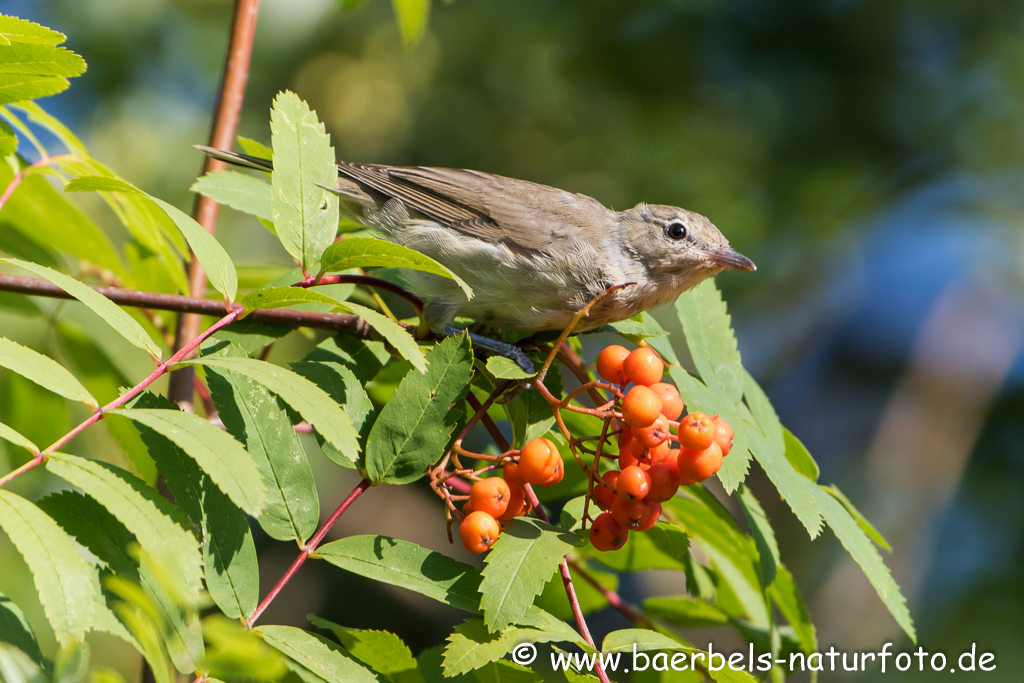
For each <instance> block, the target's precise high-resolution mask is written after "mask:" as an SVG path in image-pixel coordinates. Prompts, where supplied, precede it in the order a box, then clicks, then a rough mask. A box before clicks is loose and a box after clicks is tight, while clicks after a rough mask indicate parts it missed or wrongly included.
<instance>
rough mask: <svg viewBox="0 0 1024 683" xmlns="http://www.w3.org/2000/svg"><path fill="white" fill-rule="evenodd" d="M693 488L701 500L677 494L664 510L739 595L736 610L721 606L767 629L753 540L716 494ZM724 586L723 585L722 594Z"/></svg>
mask: <svg viewBox="0 0 1024 683" xmlns="http://www.w3.org/2000/svg"><path fill="white" fill-rule="evenodd" d="M690 488H691V489H692V490H693V493H694V494H695V495H697V496H699V498H698V499H697V500H693V499H689V498H682V497H679V496H677V497H675V498H672V499H671V500H668V501H665V502H664V503H663V504H662V505H663V510H664V511H665V512H666V514H667V515H668V516H669V517H670V519H673V520H678V522H679V523H680V524H681V526H683V528H685V529H686V533H687V535H689V537H690V538H691V539H692V540H693V542H694V543H696V544H697V545H698V546H699V547H700V549H701V550H702V551H704V554H705V555H706V556H707V557H708V559H709V560H710V561H711V564H712V566H713V567H714V569H715V570H716V571H717V572H718V574H719V575H720V576H721V577H722V579H723V580H724V581H725V584H726V586H727V587H728V589H729V590H730V591H731V593H732V595H733V596H735V599H736V601H737V604H736V606H735V609H734V608H733V607H732V606H731V605H727V604H724V603H723V601H722V600H721V599H720V600H719V606H720V607H722V608H723V609H725V610H726V611H727V612H730V613H731V614H732V615H733V616H745V617H746V619H747V620H748V621H749V622H750V624H752V625H753V626H754V627H756V628H763V629H767V628H768V627H769V625H770V623H771V620H770V615H769V612H768V606H767V605H766V604H765V596H764V592H763V590H762V586H761V579H760V574H759V572H758V571H757V568H756V565H755V562H756V552H757V551H756V549H755V547H754V543H753V541H752V540H751V539H750V538H749V537H747V536H746V535H744V534H743V532H742V531H740V529H739V527H738V526H736V522H735V521H734V520H733V519H732V517H731V516H730V515H729V514H728V513H727V512H726V511H725V510H724V509H723V508H722V507H721V505H720V504H719V503H718V502H717V500H715V498H714V496H712V495H711V494H710V493H707V492H706V491H704V490H703V489H699V488H698V487H690ZM722 588H723V586H721V585H720V586H719V593H721V591H722ZM720 598H721V596H720ZM737 611H739V612H740V613H738V614H737V613H736V612H737Z"/></svg>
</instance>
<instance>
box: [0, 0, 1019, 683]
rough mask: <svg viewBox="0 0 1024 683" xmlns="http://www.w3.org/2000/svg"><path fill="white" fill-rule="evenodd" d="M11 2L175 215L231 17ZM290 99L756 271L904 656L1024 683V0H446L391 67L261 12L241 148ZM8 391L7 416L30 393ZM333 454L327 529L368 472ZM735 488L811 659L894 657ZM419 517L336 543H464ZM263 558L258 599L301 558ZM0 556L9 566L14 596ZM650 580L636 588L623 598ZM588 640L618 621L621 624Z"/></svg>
mask: <svg viewBox="0 0 1024 683" xmlns="http://www.w3.org/2000/svg"><path fill="white" fill-rule="evenodd" d="M346 5H347V6H348V7H346V8H344V9H343V8H342V6H346ZM4 12H5V13H8V14H13V15H17V16H21V17H24V18H27V19H31V20H33V21H37V22H40V23H42V24H44V25H47V26H50V27H52V28H55V29H57V30H60V31H62V32H64V33H66V34H67V35H68V42H67V46H68V47H69V48H71V49H73V50H75V51H76V52H78V53H79V54H81V55H82V56H83V57H84V58H85V60H86V62H87V63H88V65H89V69H88V72H87V73H86V74H85V75H84V76H82V77H80V78H77V79H74V81H73V82H72V85H71V88H70V89H69V90H68V91H66V92H65V93H63V94H61V95H59V96H56V97H52V98H49V99H46V100H42V101H41V102H40V103H41V104H42V105H43V106H44V107H47V108H48V109H49V110H50V111H51V112H53V113H54V114H56V115H57V116H58V117H59V118H61V119H62V120H63V121H64V122H66V123H67V124H68V125H69V126H70V127H71V128H72V129H73V130H74V131H75V132H76V133H78V134H79V135H80V136H81V137H82V138H83V139H84V141H85V142H86V144H87V145H88V146H89V148H90V150H91V152H92V154H93V155H94V156H95V157H96V158H98V159H100V160H101V161H103V162H104V163H107V164H108V165H110V166H111V167H112V168H113V169H114V170H116V171H117V172H118V173H119V174H121V175H122V176H123V177H126V178H128V179H129V180H131V181H132V182H134V183H135V184H137V185H139V186H140V187H142V188H143V189H145V190H146V191H148V192H150V193H153V194H155V195H157V196H160V197H163V198H165V199H167V200H169V201H173V202H175V203H177V204H178V205H179V206H181V207H182V208H187V207H189V206H190V205H191V197H190V194H189V192H188V187H189V186H190V185H191V183H192V182H193V180H194V179H195V176H196V174H197V173H198V172H199V169H200V165H201V159H200V156H199V154H198V152H196V151H195V150H194V149H192V147H191V146H192V145H193V144H196V143H202V142H205V141H206V136H207V133H208V125H209V116H210V112H211V110H212V106H213V100H214V95H215V91H216V87H217V84H218V79H219V74H220V69H221V65H222V60H223V55H224V49H225V45H226V40H227V38H226V31H227V26H228V24H229V20H230V15H231V3H230V2H229V1H228V0H175V1H171V0H44V1H42V2H40V1H39V0H6V1H5V2H4ZM285 88H288V89H291V90H294V91H295V92H297V93H298V94H299V96H300V97H302V98H304V99H306V100H307V101H308V102H309V103H310V105H311V106H313V107H314V108H315V109H316V110H317V112H318V114H319V116H320V118H321V119H322V120H323V121H325V122H326V124H327V128H328V131H329V132H330V133H331V135H332V141H333V144H334V146H335V149H336V151H337V154H338V156H339V157H340V158H345V159H350V160H353V161H364V162H380V163H392V164H425V165H435V166H457V167H468V168H475V169H480V170H485V171H490V172H494V173H500V174H504V175H509V176H513V177H517V178H524V179H529V180H534V181H537V182H541V183H545V184H549V185H554V186H558V187H561V188H564V189H568V190H573V191H578V192H583V193H586V194H590V195H592V196H594V197H596V198H598V199H600V200H601V201H603V202H604V203H606V204H608V205H610V206H613V207H614V208H617V209H623V208H628V207H630V206H632V205H633V204H635V203H637V202H639V201H648V202H652V203H663V204H675V205H680V206H684V207H687V208H689V209H692V210H695V211H698V212H700V213H703V214H705V215H707V216H709V217H710V218H711V219H712V220H713V221H714V222H715V223H716V224H717V225H718V226H719V227H720V228H721V229H722V231H723V232H724V233H725V234H726V235H727V236H728V237H729V238H730V240H731V242H732V244H733V245H734V246H735V247H736V248H737V249H739V250H740V251H741V252H743V253H744V254H746V255H748V256H750V257H751V258H752V259H753V260H754V261H755V262H756V263H757V264H758V267H759V270H758V271H757V273H756V274H752V275H750V274H737V273H726V274H724V275H722V276H720V277H719V278H718V285H719V287H720V288H721V289H722V290H723V292H724V295H725V297H726V299H727V301H728V303H729V307H730V310H731V312H732V314H733V318H734V322H735V326H736V330H737V335H738V337H739V344H740V350H741V352H742V353H743V357H744V362H745V364H746V365H747V366H748V367H749V369H750V370H751V372H752V373H753V375H754V376H755V377H756V378H757V379H758V380H759V381H760V382H761V384H762V385H764V386H765V387H766V389H767V390H768V393H769V395H770V397H771V398H772V400H773V402H774V404H775V406H776V408H777V410H778V412H779V414H780V416H781V417H782V420H783V422H784V423H785V424H786V425H787V426H788V427H789V428H790V429H791V430H792V431H793V432H794V433H795V434H796V435H797V436H799V437H800V438H801V439H802V440H803V441H804V442H805V444H806V445H807V446H808V448H809V449H810V451H811V453H812V454H813V455H814V456H815V458H816V459H817V461H818V463H819V464H820V465H821V469H822V477H821V481H822V482H823V483H835V484H837V485H838V486H839V487H840V488H841V489H843V491H844V492H845V493H846V494H847V495H848V496H849V498H850V499H852V501H853V502H854V504H855V505H857V506H858V507H859V508H860V510H861V511H862V512H864V513H865V514H866V516H867V517H868V518H869V519H870V520H872V521H873V522H874V523H875V525H876V526H877V527H878V529H879V530H880V531H881V533H882V534H883V535H884V536H885V537H886V538H887V539H888V540H889V542H890V543H891V544H892V546H893V548H894V551H893V553H891V554H889V555H887V556H886V562H887V564H888V565H889V566H890V568H891V569H892V571H893V574H894V576H895V578H896V580H897V582H898V583H899V585H900V586H901V587H902V589H903V591H904V594H905V595H906V596H907V598H908V601H909V605H910V610H911V613H912V615H913V616H914V619H915V621H916V624H917V628H918V632H919V641H920V643H921V644H922V645H923V646H924V647H925V649H926V650H929V651H931V652H935V651H943V652H945V653H946V654H947V655H950V656H951V658H952V657H954V656H956V655H958V654H959V653H960V652H961V651H963V650H967V649H970V646H971V643H977V646H978V650H979V651H986V652H994V653H995V654H996V664H997V666H998V669H997V670H996V671H995V672H991V673H987V674H983V675H982V674H977V673H976V674H963V673H960V674H957V677H958V678H960V679H961V680H963V679H967V680H973V678H974V677H978V678H982V677H983V678H984V680H985V681H993V682H995V681H1018V680H1020V679H1021V673H1020V672H1021V671H1022V670H1024V652H1022V648H1021V647H1020V645H1021V643H1022V642H1024V616H1022V615H1024V545H1022V540H1024V446H1022V441H1024V363H1022V354H1021V350H1022V346H1024V298H1022V297H1021V290H1022V285H1024V280H1022V277H1021V275H1022V256H1024V249H1022V247H1024V243H1022V238H1024V232H1022V231H1021V228H1020V226H1021V224H1022V221H1024V202H1022V199H1021V189H1022V188H1024V2H1022V1H1020V0H1000V1H999V2H957V1H953V0H931V1H928V2H925V1H923V0H887V1H882V0H873V1H868V0H864V1H861V0H823V1H821V2H798V1H795V0H718V1H717V2H712V1H710V0H635V1H633V2H614V1H612V0H589V1H588V2H550V0H518V1H517V2H484V1H483V0H455V1H454V2H450V3H441V2H435V3H434V6H433V13H432V16H431V19H430V23H429V29H428V33H427V35H426V36H425V37H424V39H423V40H422V42H421V43H420V44H419V45H418V46H417V47H416V48H414V49H411V50H407V49H405V48H403V47H402V42H401V39H400V37H399V35H398V31H397V29H396V27H395V22H394V19H393V16H392V13H391V7H390V3H387V2H385V0H366V1H365V2H357V1H356V2H354V1H353V0H347V1H342V2H340V3H339V0H263V2H262V3H261V15H260V19H259V32H258V36H257V41H256V46H255V55H254V64H253V72H252V76H251V78H250V84H249V91H248V95H247V100H246V108H245V113H244V115H243V120H242V124H241V127H240V133H241V134H243V135H246V136H248V137H253V138H256V139H258V140H261V141H263V142H266V143H269V137H270V134H269V125H268V116H269V108H270V103H271V100H272V98H273V96H274V95H275V93H276V92H277V91H278V90H281V89H285ZM218 237H219V238H220V239H221V241H222V242H223V243H224V244H225V245H226V246H227V247H228V249H229V251H231V253H232V254H233V255H234V256H236V257H237V258H238V259H239V260H241V261H242V262H251V263H264V262H267V261H276V262H279V263H281V264H286V263H287V259H286V257H285V255H284V252H283V251H282V250H281V249H280V247H279V246H277V245H276V243H275V241H274V240H273V238H272V236H271V235H270V234H269V233H267V232H266V231H265V230H263V229H262V228H260V227H259V226H258V225H257V224H256V223H255V222H254V221H253V220H252V219H251V218H249V217H246V216H242V215H239V214H234V213H232V212H231V211H229V210H225V211H223V212H222V219H221V225H220V228H219V231H218ZM665 317H666V319H667V318H668V317H669V316H665ZM2 320H7V318H3V319H2ZM0 324H2V323H0ZM588 344H593V343H592V342H588ZM590 348H594V346H591V347H590ZM592 353H593V352H592ZM592 353H591V357H592ZM8 379H9V378H8ZM0 389H2V392H3V393H0V397H2V398H0V402H2V403H6V406H5V407H0V412H3V413H4V414H5V416H6V417H7V418H11V414H12V412H14V411H16V410H18V407H17V406H16V405H15V404H16V398H17V389H18V388H17V387H15V388H12V386H11V382H10V381H5V382H4V383H3V386H2V387H0ZM26 433H27V432H26ZM311 460H313V461H314V462H317V461H318V460H317V458H314V457H311ZM320 460H322V459H320ZM319 469H320V470H322V472H319V473H318V475H319V476H321V477H322V478H321V479H318V481H326V482H332V483H331V484H330V485H329V486H325V487H323V488H321V490H320V499H321V502H322V507H323V508H324V511H325V512H324V514H325V515H326V514H328V513H329V511H330V510H331V509H333V507H334V506H335V505H336V504H337V502H338V501H340V499H341V497H343V496H344V494H345V493H347V491H348V490H349V489H350V488H351V485H352V483H354V482H353V481H350V479H349V478H348V473H347V472H345V473H341V474H338V473H331V472H330V470H329V467H328V466H325V465H322V464H321V465H320V466H319ZM330 477H334V479H333V480H332V479H331V478H330ZM335 480H336V481H335ZM33 481H34V482H36V484H39V485H41V482H42V481H43V480H42V479H36V480H33ZM751 481H752V485H753V488H754V490H755V492H756V493H758V495H759V497H760V499H761V501H762V503H763V504H764V505H765V507H766V508H767V510H768V513H769V515H770V517H771V519H772V521H773V523H774V524H775V525H776V530H777V535H778V537H779V541H780V545H781V550H782V558H783V561H784V562H785V563H786V564H787V565H788V566H789V567H790V569H791V570H792V571H793V572H794V574H795V576H796V579H797V583H798V585H799V586H801V588H802V589H803V591H804V595H805V597H806V599H807V600H808V603H809V606H810V609H811V613H812V618H813V620H814V622H815V624H816V625H817V626H818V634H819V639H820V641H821V644H822V649H827V648H828V646H829V645H835V646H836V648H837V649H839V650H843V651H852V650H857V651H867V650H877V649H878V648H879V647H880V646H881V644H883V643H885V642H886V641H894V642H895V643H897V647H896V648H895V649H896V650H897V651H899V650H906V649H911V646H910V644H909V643H908V642H907V641H906V639H905V637H904V636H902V635H901V633H900V632H899V630H898V627H897V626H896V624H895V622H894V621H893V620H892V618H891V617H890V616H889V615H888V613H887V612H886V611H885V608H884V607H883V605H882V603H881V601H880V600H878V598H877V596H876V595H875V594H874V591H873V589H872V588H871V587H870V585H869V584H868V582H867V580H866V579H865V578H864V577H863V575H862V574H861V572H860V569H859V568H858V567H857V566H856V565H855V564H854V563H853V561H852V560H851V559H850V558H849V556H848V555H847V554H846V553H845V552H844V551H843V550H842V548H841V547H840V546H839V544H838V542H837V541H836V540H835V538H834V537H833V536H832V535H831V533H830V532H826V533H825V534H824V536H823V537H822V538H820V539H818V540H816V541H813V542H812V541H811V540H810V539H809V538H808V536H807V534H806V532H805V531H804V530H803V528H802V527H801V526H800V524H799V522H797V521H796V519H795V517H793V516H792V514H791V513H790V512H789V510H788V508H787V507H786V506H785V504H784V503H781V502H780V501H779V500H778V497H777V494H775V492H774V489H773V488H772V486H771V485H770V483H769V482H767V481H766V480H765V478H764V477H763V474H762V473H761V472H760V471H759V470H756V469H755V471H754V474H753V478H752V480H751ZM27 485H31V484H27ZM385 489H387V487H385ZM437 513H438V509H437V505H436V502H435V501H434V499H432V497H431V496H430V494H429V493H428V492H427V490H426V487H423V488H422V490H417V489H415V488H414V487H405V488H404V489H394V490H381V491H378V492H375V495H374V496H373V497H372V498H371V497H367V498H366V499H363V500H360V501H359V503H358V505H357V506H356V507H355V508H354V509H353V510H352V512H351V513H349V514H346V516H345V517H344V518H343V523H342V524H341V525H340V526H339V528H338V529H336V533H337V534H347V533H389V534H392V535H398V536H402V537H404V538H408V539H409V540H414V541H416V542H418V543H421V544H423V545H426V546H429V547H432V548H436V549H440V550H444V551H446V552H453V551H449V550H448V546H447V542H446V540H445V539H444V536H443V528H442V525H441V524H440V523H438V521H437V518H438V514H437ZM411 520H412V521H411ZM416 520H423V521H422V522H420V521H416ZM417 524H422V528H418V527H416V526H415V525H417ZM257 543H258V545H259V548H260V552H261V557H262V560H263V565H262V572H261V573H262V574H263V581H264V583H265V584H266V587H269V586H270V585H272V583H273V582H274V581H275V580H276V578H277V577H278V576H279V575H280V574H281V573H282V572H283V570H284V568H285V567H286V566H287V564H288V563H290V562H291V560H292V559H293V557H294V553H295V548H294V547H292V546H288V545H287V544H275V543H274V542H272V541H270V540H269V539H267V538H265V537H261V538H258V539H257ZM5 547H6V550H4V551H3V553H2V554H3V556H2V557H0V572H9V574H8V576H11V577H18V578H12V579H11V580H10V581H11V582H12V584H16V585H19V586H21V588H22V589H24V590H28V591H31V579H30V578H29V577H28V574H27V571H26V570H25V569H24V566H23V565H21V564H20V559H18V558H17V557H16V555H15V556H13V557H12V555H14V554H13V553H12V552H11V550H10V548H9V546H5ZM455 554H456V555H458V553H455ZM313 564H314V565H315V564H316V563H313ZM303 572H304V574H303V577H302V580H301V581H300V582H297V583H295V584H293V585H290V586H289V587H288V588H287V598H286V599H283V600H279V601H277V602H276V603H275V604H274V605H273V607H272V608H271V610H270V612H269V613H268V616H267V619H269V620H271V621H277V622H279V623H280V622H284V623H294V624H299V623H302V622H303V621H304V618H305V615H306V614H307V613H309V612H317V613H319V614H321V615H322V616H324V617H327V618H331V619H334V620H336V621H341V622H343V623H345V624H346V625H348V626H353V627H363V628H369V627H373V628H391V629H395V628H396V624H395V620H394V618H393V617H392V615H391V614H388V612H389V611H392V613H393V610H402V613H403V614H404V615H405V616H406V619H405V620H404V621H403V622H402V624H400V625H399V627H398V629H397V630H398V632H399V633H400V635H402V636H403V637H404V638H406V640H407V641H408V642H409V643H410V645H411V646H412V648H413V650H414V652H416V651H419V650H420V649H422V648H424V647H427V646H432V645H437V644H439V643H441V642H442V640H443V638H444V635H445V634H446V633H447V632H448V630H449V629H450V628H451V626H452V625H453V624H454V623H457V622H458V621H460V620H461V616H460V615H459V614H458V613H455V612H448V611H444V610H440V609H438V608H437V606H436V603H432V602H429V601H426V600H424V601H419V600H416V599H414V598H413V597H411V596H409V595H408V594H404V593H403V594H397V593H390V592H387V591H382V590H381V589H380V588H379V587H378V586H376V585H374V584H371V583H370V582H369V581H366V580H363V579H360V578H359V577H347V578H346V579H345V580H340V579H339V576H338V572H337V570H333V569H329V568H327V567H316V566H309V565H307V567H305V568H304V569H303ZM652 585H654V586H656V585H657V577H655V583H654V584H651V583H650V582H649V581H647V582H644V581H639V580H632V579H631V580H628V581H624V583H623V586H622V590H623V593H624V594H625V595H626V596H627V597H628V598H630V599H631V600H635V601H639V599H640V598H641V597H642V596H643V595H647V594H649V593H650V592H651V590H652ZM264 592H265V590H264ZM20 602H21V604H22V606H24V607H26V609H27V611H30V612H31V610H28V606H27V605H25V603H24V601H20ZM36 612H38V610H36ZM36 612H32V613H31V614H30V616H32V618H33V619H34V620H41V619H42V615H41V612H39V613H36ZM608 612H610V611H608ZM594 623H595V625H596V630H597V631H607V630H611V629H616V628H623V627H624V626H625V622H624V620H622V619H621V617H619V616H618V615H617V614H614V613H607V614H605V613H603V614H601V615H598V616H597V617H595V618H594ZM709 634H710V635H712V636H714V633H713V632H710V633H709ZM695 642H697V643H698V644H699V643H700V642H701V641H700V640H699V639H695ZM705 642H706V641H705ZM97 656H99V657H103V656H104V655H103V654H102V653H99V654H98V655H97ZM111 656H112V655H111ZM98 663H102V662H98ZM110 663H111V664H116V662H110ZM119 668H120V667H119ZM128 671H131V668H130V667H128V669H127V671H126V673H127V672H128ZM887 675H891V674H887ZM887 675H882V674H880V673H879V672H878V671H872V672H868V673H865V674H858V675H848V674H847V675H844V674H835V675H830V674H825V678H824V679H823V680H857V681H874V680H876V679H878V680H881V679H882V678H886V676H887ZM935 676H936V674H934V673H931V672H926V673H923V674H916V675H913V674H902V675H901V676H900V678H902V679H908V680H933V678H934V677H935ZM797 680H800V679H799V678H798V679H797Z"/></svg>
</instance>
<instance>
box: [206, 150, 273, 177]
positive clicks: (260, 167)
mask: <svg viewBox="0 0 1024 683" xmlns="http://www.w3.org/2000/svg"><path fill="white" fill-rule="evenodd" d="M194 147H195V148H196V149H198V150H201V151H203V152H205V153H206V155H207V156H209V157H213V158H214V159H219V160H220V161H226V162H227V163H229V164H234V165H235V166H245V167H246V168H254V169H256V170H257V171H272V170H274V162H272V161H271V160H270V159H261V158H260V157H253V156H249V155H248V154H239V153H238V152H229V151H226V150H223V149H217V148H216V147H207V146H206V145H194Z"/></svg>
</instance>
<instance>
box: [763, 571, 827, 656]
mask: <svg viewBox="0 0 1024 683" xmlns="http://www.w3.org/2000/svg"><path fill="white" fill-rule="evenodd" d="M768 595H769V596H770V597H771V599H772V602H773V603H774V604H775V606H776V607H778V609H779V612H781V613H782V616H784V617H785V618H786V621H788V622H789V625H790V627H792V629H793V633H794V634H795V635H796V638H797V641H798V642H799V643H800V649H802V650H803V651H804V652H806V653H807V654H810V653H812V652H815V651H817V649H818V635H817V633H816V632H815V629H814V624H813V623H812V622H811V615H810V614H808V612H807V605H805V604H804V598H803V596H802V595H801V594H800V589H799V588H797V585H796V582H795V581H794V580H793V575H792V574H790V573H789V570H788V569H786V568H785V567H783V566H781V565H780V566H779V571H778V573H777V574H776V575H775V581H774V582H773V583H772V585H771V586H769V587H768Z"/></svg>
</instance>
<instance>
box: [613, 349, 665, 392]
mask: <svg viewBox="0 0 1024 683" xmlns="http://www.w3.org/2000/svg"><path fill="white" fill-rule="evenodd" d="M622 370H623V372H625V373H626V377H628V378H629V381H630V382H632V383H633V384H637V385H641V386H650V385H652V384H656V383H657V382H660V381H661V376H662V375H664V374H665V363H663V362H662V360H661V358H659V357H658V354H656V353H655V352H654V351H652V350H651V349H649V348H647V347H646V346H641V347H640V348H639V349H636V350H635V351H633V353H631V354H629V356H628V357H627V358H626V360H625V361H624V362H623V363H622Z"/></svg>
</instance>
